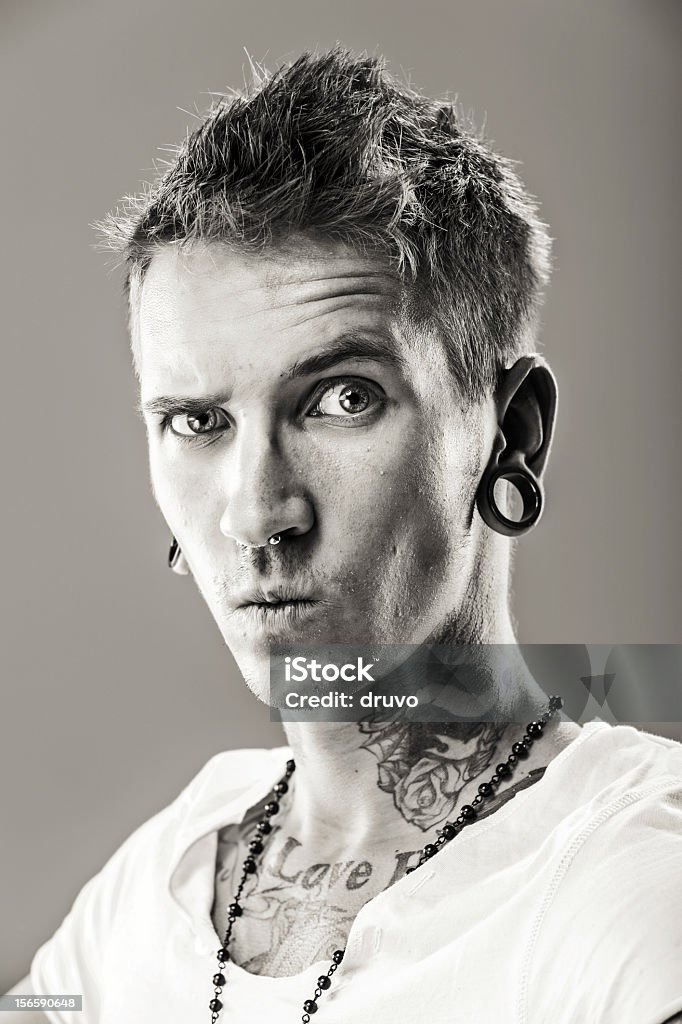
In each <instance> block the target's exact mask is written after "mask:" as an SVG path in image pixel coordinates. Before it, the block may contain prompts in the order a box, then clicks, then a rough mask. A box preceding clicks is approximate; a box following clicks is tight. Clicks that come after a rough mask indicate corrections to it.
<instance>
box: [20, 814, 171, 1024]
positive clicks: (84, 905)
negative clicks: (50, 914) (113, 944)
mask: <svg viewBox="0 0 682 1024" xmlns="http://www.w3.org/2000/svg"><path fill="white" fill-rule="evenodd" d="M175 806H177V804H176V805H175ZM173 809H174V805H173V804H172V805H170V806H169V807H167V808H165V809H164V810H162V811H160V812H158V813H157V814H156V815H154V816H153V817H152V818H150V819H149V820H148V821H146V822H144V824H142V825H140V826H139V827H138V828H137V829H136V830H135V831H134V832H133V833H132V834H131V835H130V836H129V837H128V838H127V839H126V840H125V841H124V842H123V843H122V845H121V846H120V847H119V848H118V849H117V850H116V852H115V853H114V854H113V855H112V856H111V857H110V858H109V860H108V861H107V862H106V864H105V865H104V867H103V868H102V869H101V870H100V871H99V872H98V873H97V874H96V875H94V877H92V878H91V879H90V880H89V881H88V882H86V883H85V885H84V886H83V887H82V889H81V890H80V892H79V893H78V895H77V896H76V898H75V900H74V902H73V904H72V906H71V909H70V910H69V912H68V913H67V915H66V917H65V918H64V920H63V921H62V923H61V924H60V925H59V927H58V928H57V930H56V931H55V932H54V934H53V935H52V936H51V937H50V938H49V939H48V940H47V941H46V942H45V943H43V945H42V946H40V948H39V949H38V950H37V952H36V953H35V955H34V957H33V960H32V961H31V967H30V977H31V982H32V986H33V991H34V992H35V994H36V995H81V996H82V997H83V1002H82V1006H83V1009H82V1012H81V1011H77V1010H68V1009H61V1008H60V1009H46V1010H44V1011H43V1012H44V1013H45V1015H46V1017H47V1019H48V1020H49V1021H50V1024H96V1022H97V1021H98V1020H99V1016H100V1004H101V993H102V985H103V983H104V977H105V969H106V957H107V941H108V937H109V936H110V935H111V934H112V931H113V930H114V929H115V927H116V919H117V914H118V913H119V912H120V910H121V908H122V906H124V905H125V902H126V901H130V899H131V898H134V893H133V884H134V879H135V872H136V865H137V866H138V867H139V864H140V859H141V858H146V857H150V856H154V855H155V853H158V845H159V842H160V840H161V839H162V836H163V834H164V832H165V831H166V830H167V826H168V824H169V821H170V819H171V817H172V815H173Z"/></svg>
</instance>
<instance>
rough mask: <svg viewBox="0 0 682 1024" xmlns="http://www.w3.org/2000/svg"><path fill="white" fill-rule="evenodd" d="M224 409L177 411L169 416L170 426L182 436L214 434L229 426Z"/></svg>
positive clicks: (175, 432)
mask: <svg viewBox="0 0 682 1024" xmlns="http://www.w3.org/2000/svg"><path fill="white" fill-rule="evenodd" d="M229 422H230V421H229V419H228V417H227V413H226V412H225V411H224V410H223V409H219V408H215V409H203V410H202V411H201V412H175V413H171V414H170V415H169V416H168V426H169V427H170V429H171V430H172V431H173V433H174V434H178V435H179V436H180V437H201V436H202V435H205V434H214V433H216V432H217V431H221V430H223V429H224V428H225V427H227V426H229Z"/></svg>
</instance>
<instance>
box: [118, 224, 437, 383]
mask: <svg viewBox="0 0 682 1024" xmlns="http://www.w3.org/2000/svg"><path fill="white" fill-rule="evenodd" d="M406 302H407V296H406V289H404V286H403V285H402V283H401V282H400V280H399V278H398V276H397V275H396V274H395V273H393V272H392V271H391V269H390V267H389V266H388V265H387V264H386V263H385V262H384V261H382V260H380V259H378V258H369V257H367V256H364V255H360V254H358V253H357V252H355V251H353V250H352V249H351V248H350V247H348V246H345V245H343V244H336V243H333V244H327V245H325V244H323V243H309V242H307V241H306V242H305V243H304V244H300V245H289V246H288V247H287V249H286V250H284V249H278V250H270V251H266V252H265V253H264V254H259V255H255V254H254V255H252V254H243V253H237V252H235V251H233V250H230V249H228V248H227V247H225V246H222V245H219V244H216V243H211V244H205V243H204V244H201V245H197V246H196V247H194V248H191V249H187V250H180V249H177V248H175V247H171V246H166V247H163V248H162V249H160V251H159V252H158V253H157V254H156V255H155V257H154V259H153V260H152V262H151V265H150V267H148V269H147V272H146V275H145V279H144V281H143V284H142V287H141V290H140V293H139V300H138V316H137V331H136V335H137V351H136V357H137V365H138V370H139V375H140V381H141V388H142V394H143V395H145V394H148V393H150V392H155V391H158V390H159V389H168V388H170V387H172V388H174V389H175V390H177V389H178V388H180V387H181V388H182V389H183V390H184V391H185V392H187V393H189V392H190V391H191V392H194V391H196V392H197V393H201V392H202V391H205V390H208V389H210V387H211V386H213V385H214V384H215V380H216V379H217V378H220V379H225V380H226V379H227V378H229V379H231V380H236V379H238V378H240V376H242V377H243V379H244V380H245V381H246V382H248V384H249V386H252V385H253V384H254V380H255V377H256V376H258V375H260V377H261V378H263V379H265V378H266V377H267V378H274V377H278V376H281V375H283V374H285V373H286V372H287V370H288V369H289V367H290V366H291V364H292V362H295V361H296V360H297V359H300V358H303V357H305V356H307V355H309V354H310V352H311V351H315V350H323V349H324V348H325V346H326V345H330V344H331V343H332V342H335V341H336V340H337V339H338V338H339V337H342V336H345V335H350V334H358V333H364V334H368V335H372V334H375V335H377V336H378V335H381V339H382V340H384V341H388V342H389V343H390V344H391V345H393V346H394V347H395V349H396V350H397V351H398V353H399V354H400V355H402V356H403V357H408V358H409V357H410V354H411V351H410V350H411V349H414V348H415V337H416V336H415V335H414V334H413V332H411V331H410V328H409V325H408V319H407V317H406V315H404V309H406ZM420 341H421V342H422V343H423V341H424V339H423V338H418V339H417V342H416V345H417V347H418V348H422V344H420ZM428 347H429V349H430V357H429V362H431V361H432V359H433V357H434V354H435V351H436V350H438V349H439V347H440V346H433V345H429V346H428ZM412 354H413V356H414V355H415V354H416V352H415V351H413V352H412ZM436 361H438V362H440V361H441V360H440V359H437V360H436ZM431 369H432V370H435V367H433V366H432V367H431Z"/></svg>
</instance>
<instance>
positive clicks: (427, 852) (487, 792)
mask: <svg viewBox="0 0 682 1024" xmlns="http://www.w3.org/2000/svg"><path fill="white" fill-rule="evenodd" d="M562 706H563V701H562V699H561V697H550V698H549V704H548V707H547V710H546V711H545V712H544V714H543V715H542V716H541V717H540V718H539V719H537V720H535V721H533V722H529V723H528V725H527V726H526V732H525V733H524V735H523V737H522V739H521V740H520V741H518V742H516V743H514V744H513V745H512V748H511V753H510V755H509V756H508V758H507V760H506V761H501V762H500V763H499V764H498V765H497V767H496V769H495V772H494V774H493V775H492V776H491V777H490V779H489V780H488V781H487V782H482V783H481V784H480V785H479V787H478V793H477V795H476V796H475V797H474V798H473V801H472V802H471V803H470V804H463V805H462V807H461V808H460V810H459V814H458V816H457V818H456V820H455V821H446V822H445V824H444V825H443V826H442V828H440V829H438V833H437V834H438V839H437V840H436V841H435V842H434V843H427V844H426V845H425V846H424V847H423V849H422V851H421V854H420V856H419V862H418V864H416V865H413V866H412V867H409V868H407V869H406V871H405V874H407V875H409V874H411V873H412V872H413V871H416V869H417V868H418V867H420V866H421V865H422V864H423V863H424V862H425V861H427V860H430V859H431V858H432V857H435V856H436V854H438V853H439V852H440V850H441V849H442V848H443V846H445V845H446V844H447V843H449V842H450V841H451V840H452V839H454V838H455V836H457V835H459V833H460V832H461V831H462V829H463V828H464V827H465V826H466V825H468V824H471V823H472V822H474V821H475V820H476V817H477V815H478V811H477V806H478V805H480V804H481V803H483V802H485V801H486V800H488V799H489V798H490V797H491V796H493V795H494V794H495V789H496V787H497V785H498V784H499V783H500V781H501V780H502V779H504V778H508V777H509V776H510V775H511V774H512V772H513V769H514V767H515V765H516V764H517V761H518V760H522V759H524V758H527V757H528V754H529V748H530V747H531V745H532V744H533V742H534V740H537V739H540V738H541V737H542V735H543V732H544V727H545V725H546V724H547V722H548V721H549V720H550V718H551V717H552V716H553V715H554V714H556V712H557V711H559V710H560V709H561V707H562ZM295 770H296V762H295V761H294V760H293V758H292V759H290V760H288V761H287V763H286V770H285V775H284V778H282V779H280V780H279V781H278V782H277V783H275V785H274V786H273V788H272V797H273V799H271V800H269V801H268V802H267V803H266V804H265V806H264V808H263V814H264V815H265V817H264V818H263V819H262V820H261V821H259V822H258V824H257V825H256V829H255V833H254V838H253V839H252V840H251V841H250V842H249V855H248V856H247V857H246V859H245V860H244V863H243V865H242V876H241V881H240V883H239V886H238V888H237V892H236V893H235V895H234V899H233V902H232V903H230V905H229V907H228V925H227V929H226V932H225V936H224V938H223V944H222V946H221V947H220V949H219V950H218V952H217V961H218V968H219V970H218V972H217V973H216V974H214V975H213V984H214V986H215V995H214V997H213V999H211V1000H210V1002H209V1004H208V1008H209V1010H210V1011H211V1024H217V1021H218V1017H219V1015H220V1011H221V1010H222V1008H223V1004H222V1002H221V1001H220V999H219V998H218V996H219V995H220V994H221V991H222V989H223V988H224V986H225V983H226V978H225V975H224V974H223V973H222V969H223V968H224V967H225V964H227V963H229V961H230V953H229V950H228V948H227V947H228V944H229V942H230V939H231V937H232V926H233V925H234V922H235V920H236V919H237V918H238V917H241V916H242V914H243V912H244V911H243V909H242V906H241V903H240V899H241V894H242V890H243V888H244V884H245V882H246V879H247V878H248V877H249V875H252V874H254V873H255V872H256V870H257V864H256V861H255V859H254V858H255V857H256V856H259V855H260V854H262V852H263V850H264V845H263V842H262V839H263V836H267V835H269V834H270V832H272V825H271V824H270V822H269V820H268V819H269V818H272V817H274V816H275V815H276V814H277V813H278V812H279V809H280V805H279V802H278V801H277V800H275V799H274V797H281V796H284V794H285V793H287V792H288V790H289V786H288V784H287V781H286V780H287V779H290V778H291V776H292V775H293V774H294V772H295ZM344 953H345V950H343V949H336V950H334V952H333V953H332V962H331V964H330V965H329V970H328V971H327V973H326V974H321V975H320V976H319V977H318V979H317V987H316V989H315V993H314V998H313V999H306V1001H305V1002H304V1003H303V1016H302V1017H301V1021H302V1024H310V1017H311V1015H312V1014H314V1013H317V1011H318V1008H319V1007H318V1004H317V1000H318V998H319V997H320V996H321V995H322V992H326V991H327V989H329V988H330V987H331V983H332V982H331V979H332V975H333V974H334V972H335V971H336V970H337V968H338V967H339V965H340V964H341V963H342V962H343V957H344Z"/></svg>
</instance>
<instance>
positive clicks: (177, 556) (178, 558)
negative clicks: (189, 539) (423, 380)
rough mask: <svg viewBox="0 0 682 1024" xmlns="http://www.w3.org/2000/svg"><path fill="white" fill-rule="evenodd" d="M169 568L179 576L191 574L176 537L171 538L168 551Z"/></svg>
mask: <svg viewBox="0 0 682 1024" xmlns="http://www.w3.org/2000/svg"><path fill="white" fill-rule="evenodd" d="M168 568H169V569H172V570H173V572H175V573H177V574H178V576H189V574H190V568H189V565H188V564H187V559H186V558H185V556H184V555H183V553H182V550H181V548H180V545H179V544H178V542H177V540H176V539H175V537H171V545H170V548H169V550H168Z"/></svg>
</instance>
